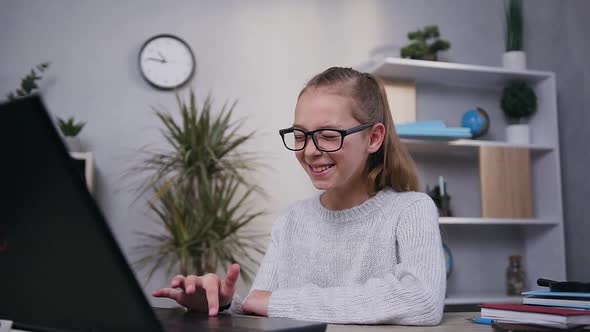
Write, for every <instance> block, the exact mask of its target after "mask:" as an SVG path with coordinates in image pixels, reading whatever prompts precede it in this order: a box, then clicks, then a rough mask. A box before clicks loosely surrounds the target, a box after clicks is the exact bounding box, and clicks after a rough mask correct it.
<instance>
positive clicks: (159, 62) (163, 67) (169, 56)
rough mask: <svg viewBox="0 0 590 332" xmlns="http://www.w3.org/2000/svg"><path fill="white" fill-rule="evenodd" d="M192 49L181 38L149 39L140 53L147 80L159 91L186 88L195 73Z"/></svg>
mask: <svg viewBox="0 0 590 332" xmlns="http://www.w3.org/2000/svg"><path fill="white" fill-rule="evenodd" d="M195 67H196V61H195V56H194V54H193V51H192V50H191V48H190V46H189V45H188V44H187V43H186V42H185V41H184V40H182V39H180V38H179V37H177V36H174V35H170V34H161V35H157V36H153V37H151V38H150V39H148V40H147V41H146V42H145V43H144V44H143V46H142V47H141V50H140V51H139V70H140V71H141V75H142V76H143V78H144V79H145V80H146V81H147V82H148V83H150V84H151V85H153V86H154V87H156V88H158V89H163V90H171V89H176V88H179V87H181V86H183V85H184V84H186V83H187V82H188V81H189V80H190V79H191V77H192V76H193V75H194V73H195Z"/></svg>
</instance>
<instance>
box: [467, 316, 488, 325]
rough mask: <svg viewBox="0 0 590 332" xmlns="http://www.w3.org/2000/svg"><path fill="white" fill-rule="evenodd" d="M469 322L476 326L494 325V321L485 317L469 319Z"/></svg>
mask: <svg viewBox="0 0 590 332" xmlns="http://www.w3.org/2000/svg"><path fill="white" fill-rule="evenodd" d="M467 320H469V321H471V322H473V323H475V324H484V325H492V323H494V320H493V319H491V318H485V317H473V318H467Z"/></svg>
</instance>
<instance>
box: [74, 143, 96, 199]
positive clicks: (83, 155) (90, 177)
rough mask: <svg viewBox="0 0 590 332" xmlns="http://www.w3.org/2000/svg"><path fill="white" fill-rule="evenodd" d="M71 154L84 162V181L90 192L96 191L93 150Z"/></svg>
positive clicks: (75, 158)
mask: <svg viewBox="0 0 590 332" xmlns="http://www.w3.org/2000/svg"><path fill="white" fill-rule="evenodd" d="M70 156H71V157H72V158H73V159H74V160H76V161H80V162H82V163H83V165H82V166H81V168H83V173H84V183H86V187H87V188H88V191H89V192H90V193H94V155H93V154H92V152H70Z"/></svg>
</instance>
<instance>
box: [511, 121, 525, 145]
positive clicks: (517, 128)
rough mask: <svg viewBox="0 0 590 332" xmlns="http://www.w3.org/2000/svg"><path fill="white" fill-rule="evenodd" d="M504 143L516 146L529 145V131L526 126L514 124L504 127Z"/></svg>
mask: <svg viewBox="0 0 590 332" xmlns="http://www.w3.org/2000/svg"><path fill="white" fill-rule="evenodd" d="M506 141H507V142H510V143H516V144H529V143H530V130H529V125H528V124H514V125H508V126H506Z"/></svg>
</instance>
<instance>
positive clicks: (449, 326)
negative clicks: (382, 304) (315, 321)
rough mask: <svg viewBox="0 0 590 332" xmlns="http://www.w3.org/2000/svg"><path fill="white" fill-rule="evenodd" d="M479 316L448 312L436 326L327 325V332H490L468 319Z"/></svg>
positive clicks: (489, 327) (488, 329)
mask: <svg viewBox="0 0 590 332" xmlns="http://www.w3.org/2000/svg"><path fill="white" fill-rule="evenodd" d="M476 316H479V312H448V313H445V314H444V318H443V321H442V323H440V324H439V325H437V326H399V325H376V326H372V325H328V329H327V331H328V332H352V331H371V332H373V331H374V332H377V331H389V332H391V331H405V332H442V331H445V332H446V331H455V332H467V331H470V332H480V331H481V332H484V331H485V332H490V331H492V327H491V326H490V325H482V324H475V323H472V322H470V321H468V320H467V319H468V318H473V317H476Z"/></svg>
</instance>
